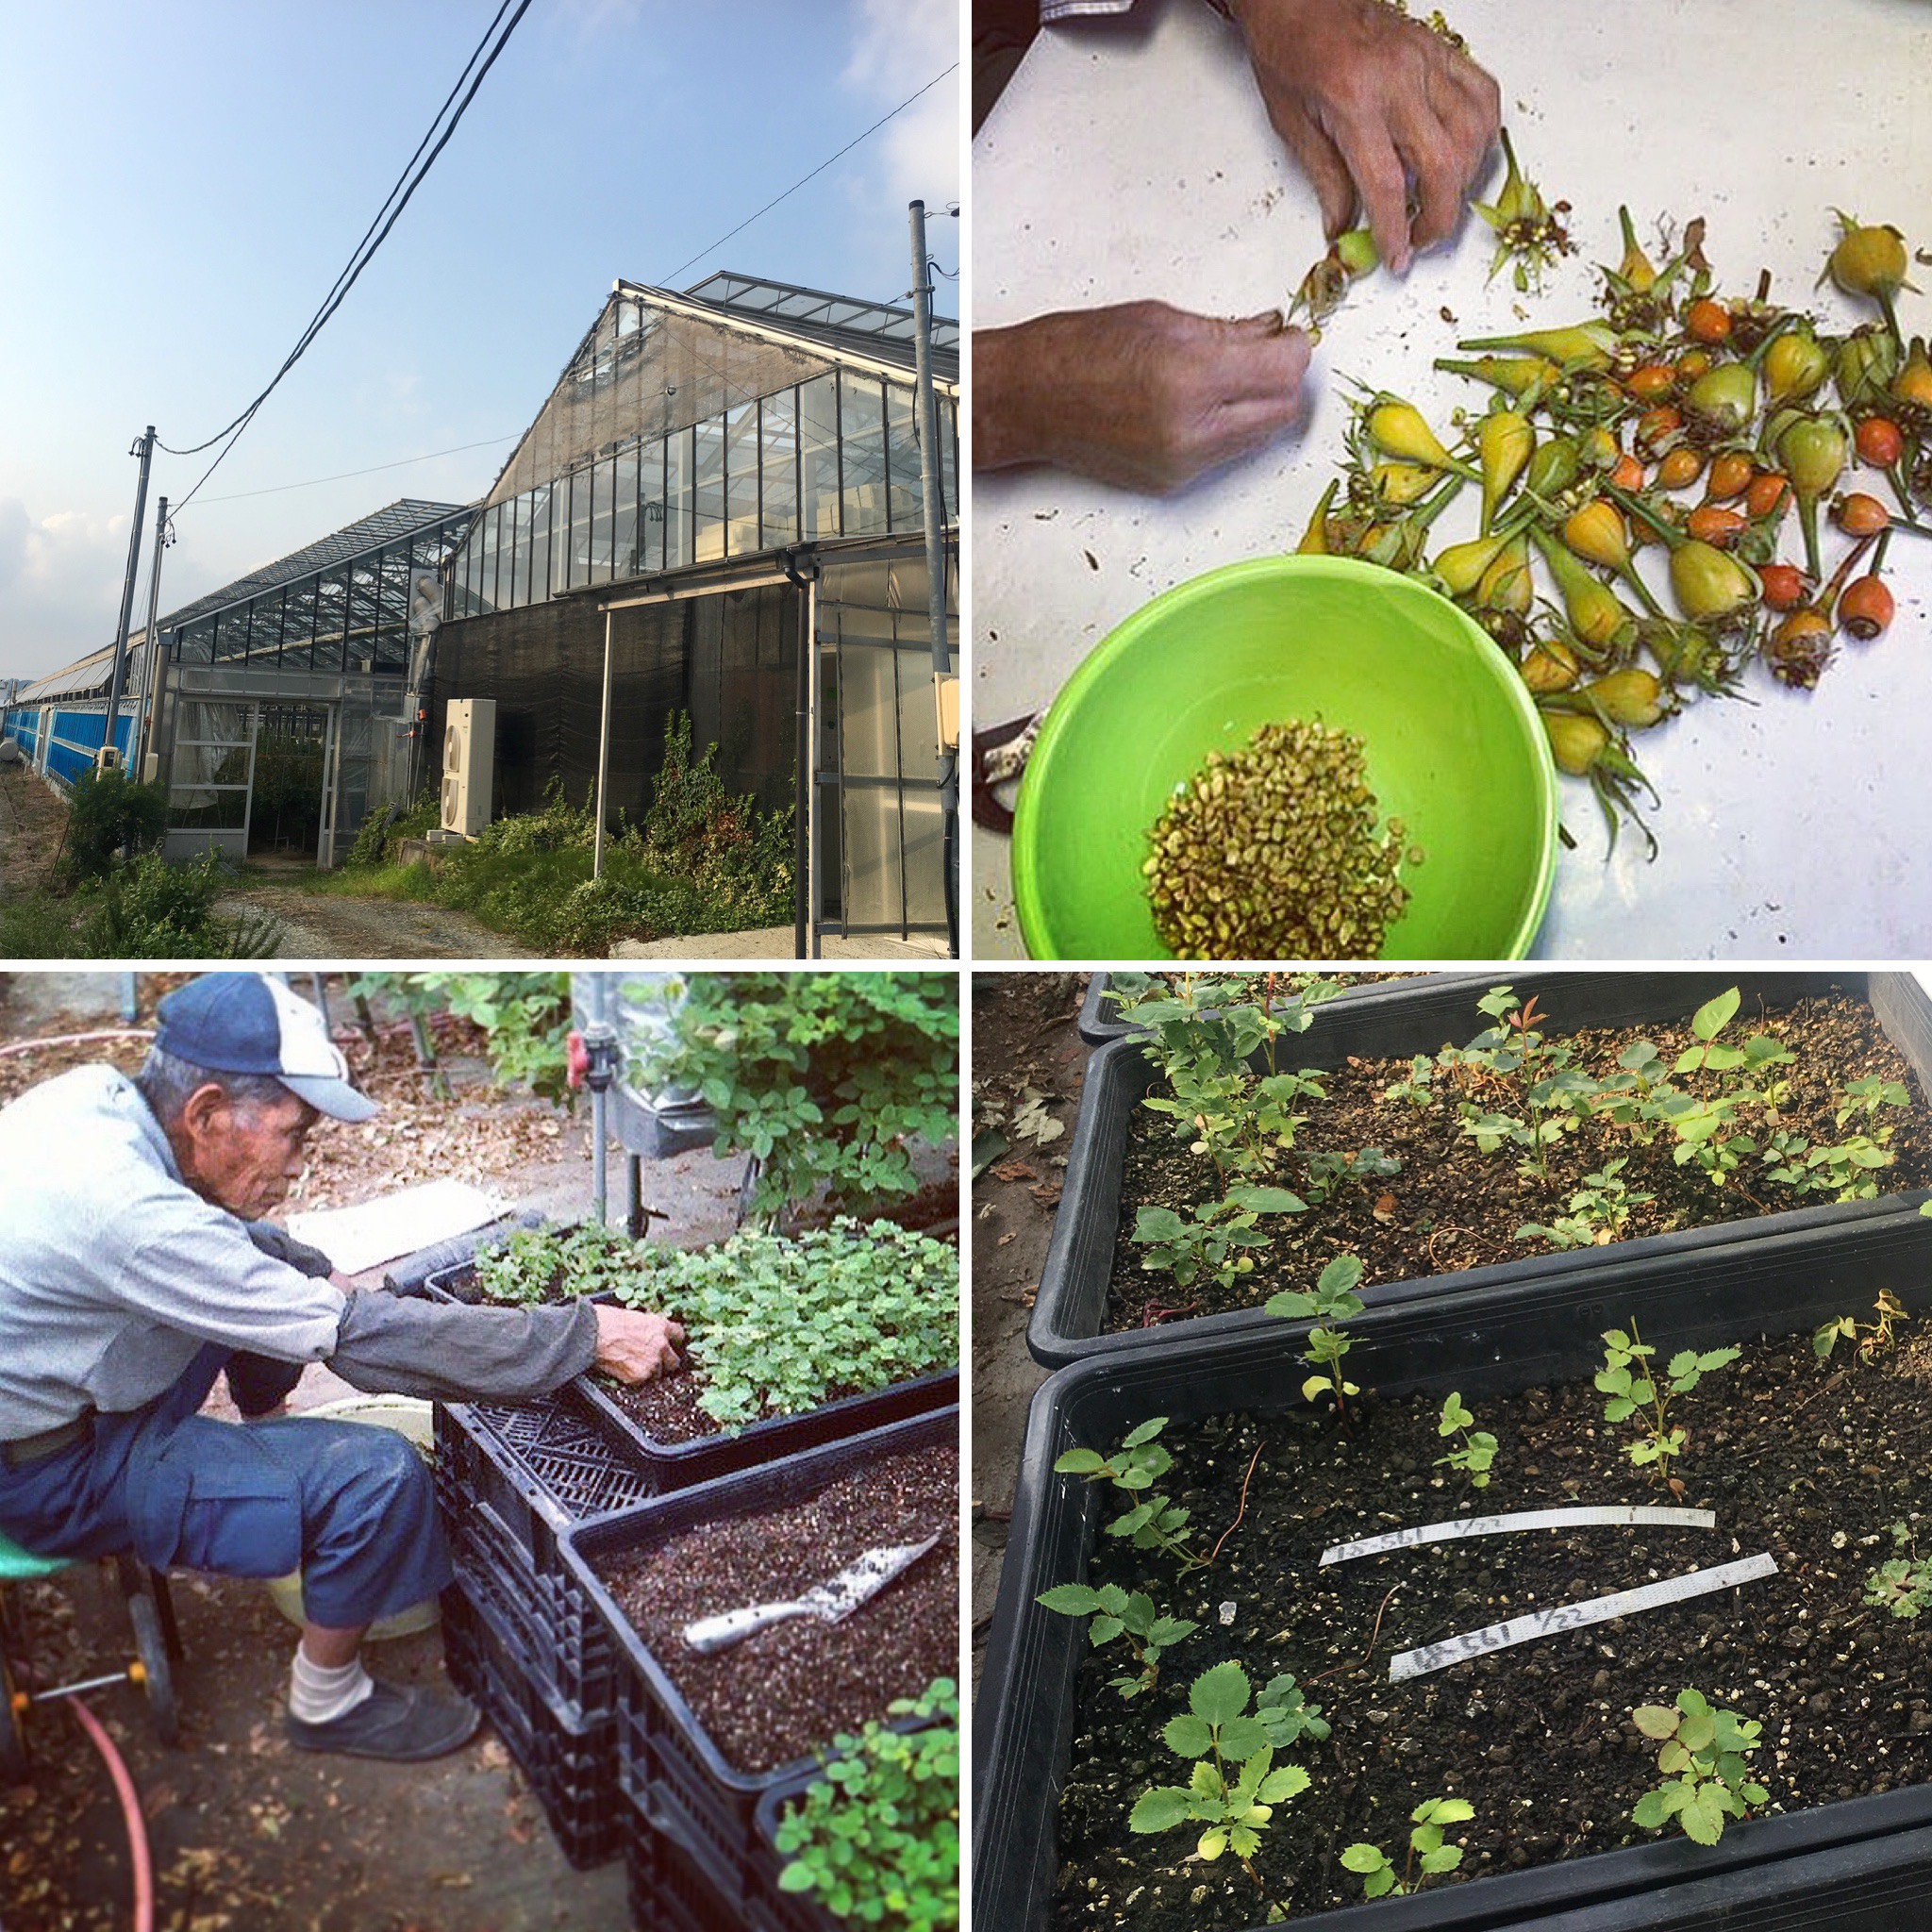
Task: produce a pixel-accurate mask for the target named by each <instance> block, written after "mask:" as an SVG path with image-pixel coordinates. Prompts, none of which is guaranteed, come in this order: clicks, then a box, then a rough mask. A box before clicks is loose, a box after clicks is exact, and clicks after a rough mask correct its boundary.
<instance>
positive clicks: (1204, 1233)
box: [1134, 1187, 1308, 1288]
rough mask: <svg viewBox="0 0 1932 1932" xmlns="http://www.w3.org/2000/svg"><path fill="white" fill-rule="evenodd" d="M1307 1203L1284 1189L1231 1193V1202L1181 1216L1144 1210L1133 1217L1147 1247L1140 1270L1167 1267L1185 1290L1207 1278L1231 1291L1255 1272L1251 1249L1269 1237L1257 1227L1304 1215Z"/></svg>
mask: <svg viewBox="0 0 1932 1932" xmlns="http://www.w3.org/2000/svg"><path fill="white" fill-rule="evenodd" d="M1307 1205H1308V1204H1307V1202H1306V1201H1304V1200H1303V1199H1302V1198H1301V1196H1300V1195H1299V1194H1291V1193H1290V1192H1289V1191H1288V1190H1287V1189H1286V1188H1259V1187H1237V1188H1230V1189H1229V1190H1228V1191H1227V1198H1226V1199H1225V1200H1223V1201H1210V1202H1206V1203H1203V1204H1201V1205H1199V1206H1196V1207H1194V1208H1190V1209H1189V1210H1188V1213H1187V1214H1186V1215H1185V1216H1183V1215H1179V1214H1176V1213H1175V1212H1174V1209H1173V1208H1145V1207H1143V1208H1141V1209H1139V1210H1138V1212H1137V1213H1136V1214H1135V1216H1134V1241H1136V1243H1137V1244H1139V1245H1140V1246H1142V1247H1144V1248H1146V1250H1147V1253H1146V1255H1145V1256H1144V1257H1142V1259H1141V1267H1142V1268H1148V1269H1152V1268H1165V1269H1166V1270H1167V1271H1168V1273H1169V1274H1172V1275H1173V1276H1174V1280H1175V1282H1176V1283H1177V1284H1178V1285H1179V1286H1180V1287H1182V1288H1191V1286H1192V1285H1193V1284H1194V1283H1195V1282H1196V1281H1198V1280H1200V1279H1201V1277H1202V1276H1203V1275H1204V1274H1205V1275H1208V1276H1209V1277H1211V1278H1212V1279H1213V1280H1215V1281H1217V1282H1219V1283H1220V1285H1221V1286H1222V1287H1223V1288H1232V1287H1233V1286H1234V1284H1235V1281H1236V1279H1237V1278H1238V1277H1239V1276H1241V1275H1243V1274H1249V1273H1251V1272H1252V1271H1253V1269H1254V1265H1255V1264H1254V1262H1253V1260H1252V1259H1251V1258H1250V1257H1249V1256H1248V1254H1247V1250H1248V1249H1250V1248H1265V1247H1266V1246H1267V1245H1268V1237H1267V1236H1266V1235H1265V1234H1258V1233H1257V1232H1256V1229H1255V1223H1256V1222H1257V1220H1258V1219H1259V1218H1260V1217H1261V1216H1262V1215H1264V1214H1300V1213H1303V1212H1304V1211H1306V1209H1307Z"/></svg>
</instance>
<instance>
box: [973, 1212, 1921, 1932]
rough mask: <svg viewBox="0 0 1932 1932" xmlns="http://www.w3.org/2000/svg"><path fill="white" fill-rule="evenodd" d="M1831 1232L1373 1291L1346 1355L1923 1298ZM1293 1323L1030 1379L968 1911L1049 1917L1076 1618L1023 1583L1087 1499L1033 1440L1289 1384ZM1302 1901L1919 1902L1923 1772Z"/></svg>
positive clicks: (1728, 1330) (1181, 1413)
mask: <svg viewBox="0 0 1932 1932" xmlns="http://www.w3.org/2000/svg"><path fill="white" fill-rule="evenodd" d="M1910 1219H1911V1220H1913V1221H1914V1222H1916V1223H1917V1224H1918V1226H1919V1227H1920V1228H1925V1227H1927V1226H1932V1223H1927V1222H1926V1221H1924V1220H1923V1219H1921V1217H1919V1216H1918V1215H1917V1214H1916V1212H1913V1213H1911V1214H1910ZM1894 1232H1895V1233H1896V1232H1897V1231H1896V1230H1895V1231H1894ZM1840 1245H1843V1244H1842V1243H1841V1244H1840ZM1835 1252H1836V1251H1835V1250H1830V1249H1827V1250H1826V1251H1825V1258H1824V1264H1823V1265H1821V1266H1819V1267H1818V1268H1817V1269H1816V1270H1814V1271H1812V1272H1810V1273H1807V1274H1801V1273H1799V1272H1797V1271H1792V1270H1790V1269H1787V1268H1785V1267H1783V1266H1781V1265H1780V1264H1779V1263H1778V1261H1777V1260H1776V1258H1775V1257H1770V1258H1768V1259H1762V1260H1758V1261H1756V1262H1754V1260H1753V1257H1751V1256H1750V1255H1748V1254H1742V1253H1740V1252H1738V1251H1736V1250H1733V1251H1729V1252H1725V1251H1712V1252H1705V1253H1700V1254H1691V1255H1687V1256H1684V1257H1680V1258H1679V1259H1678V1260H1677V1261H1676V1263H1675V1264H1674V1266H1673V1267H1671V1268H1668V1269H1666V1268H1660V1267H1647V1266H1643V1265H1641V1264H1636V1265H1633V1264H1631V1263H1628V1262H1625V1263H1622V1264H1620V1263H1617V1262H1614V1261H1609V1262H1605V1261H1599V1262H1597V1263H1596V1264H1595V1265H1594V1266H1593V1267H1592V1268H1588V1269H1584V1270H1580V1271H1572V1272H1570V1273H1568V1274H1564V1275H1561V1276H1559V1277H1557V1278H1555V1279H1551V1280H1542V1281H1536V1282H1528V1283H1523V1282H1518V1283H1515V1284H1512V1285H1507V1286H1501V1287H1498V1286H1494V1285H1491V1286H1490V1287H1487V1288H1484V1289H1479V1290H1472V1291H1465V1292H1460V1293H1452V1294H1446V1295H1442V1296H1439V1297H1437V1298H1435V1299H1434V1300H1431V1301H1411V1302H1408V1303H1407V1304H1401V1305H1396V1306H1393V1307H1379V1308H1374V1309H1371V1310H1369V1311H1367V1312H1365V1313H1363V1314H1362V1315H1359V1316H1357V1318H1356V1319H1355V1320H1353V1321H1352V1322H1350V1324H1349V1332H1350V1335H1351V1336H1352V1337H1353V1338H1354V1342H1355V1346H1354V1349H1353V1350H1352V1352H1351V1353H1350V1356H1349V1358H1348V1362H1349V1373H1350V1374H1351V1375H1355V1376H1358V1377H1359V1379H1360V1381H1361V1383H1362V1385H1363V1386H1364V1387H1365V1388H1373V1389H1374V1390H1376V1391H1378V1392H1379V1393H1381V1394H1383V1395H1385V1396H1395V1395H1407V1394H1416V1393H1426V1394H1429V1395H1432V1396H1434V1395H1441V1393H1443V1392H1445V1391H1448V1390H1450V1389H1457V1390H1460V1391H1462V1392H1463V1393H1464V1395H1465V1396H1466V1397H1467V1398H1469V1399H1471V1400H1474V1399H1476V1398H1478V1397H1482V1396H1488V1395H1498V1394H1509V1393H1515V1392H1518V1391H1523V1390H1525V1389H1531V1388H1535V1387H1539V1386H1541V1385H1543V1384H1545V1383H1549V1382H1552V1381H1557V1380H1562V1379H1565V1378H1570V1377H1587V1376H1588V1375H1590V1374H1591V1373H1592V1372H1593V1370H1594V1369H1595V1368H1596V1367H1597V1366H1598V1365H1599V1364H1600V1361H1601V1356H1602V1331H1603V1330H1604V1329H1605V1328H1606V1327H1607V1326H1609V1325H1611V1324H1615V1323H1618V1322H1621V1321H1623V1320H1624V1319H1625V1318H1635V1319H1636V1320H1637V1321H1638V1323H1639V1324H1640V1326H1641V1330H1642V1332H1643V1334H1644V1336H1645V1338H1646V1339H1647V1340H1648V1341H1651V1342H1652V1343H1653V1344H1654V1345H1656V1346H1657V1348H1658V1349H1659V1350H1660V1351H1663V1350H1667V1349H1671V1348H1674V1347H1688V1346H1704V1347H1707V1346H1711V1345H1714V1344H1718V1343H1722V1342H1734V1341H1743V1340H1745V1339H1746V1338H1748V1337H1752V1336H1757V1335H1767V1336H1781V1335H1793V1334H1800V1333H1805V1332H1808V1331H1809V1330H1811V1329H1812V1328H1814V1327H1815V1326H1816V1325H1817V1324H1818V1323H1820V1322H1821V1321H1823V1320H1825V1319H1827V1318H1829V1317H1830V1316H1832V1315H1835V1314H1840V1313H1842V1312H1843V1311H1844V1310H1845V1309H1846V1308H1847V1307H1869V1306H1870V1305H1871V1302H1872V1300H1873V1298H1874V1294H1875V1293H1876V1292H1877V1291H1879V1290H1880V1289H1885V1288H1889V1289H1890V1290H1891V1291H1892V1292H1894V1293H1895V1294H1897V1295H1898V1296H1899V1298H1900V1299H1901V1300H1902V1301H1903V1302H1904V1303H1905V1304H1906V1305H1907V1307H1909V1308H1911V1309H1912V1310H1913V1311H1914V1312H1915V1313H1921V1314H1923V1313H1924V1310H1925V1309H1926V1308H1927V1307H1932V1271H1928V1270H1927V1268H1926V1267H1925V1265H1924V1261H1925V1251H1924V1246H1923V1242H1922V1241H1920V1240H1918V1239H1912V1240H1906V1239H1902V1238H1901V1239H1894V1240H1892V1241H1890V1243H1887V1244H1875V1243H1873V1242H1869V1241H1868V1242H1862V1243H1859V1244H1857V1254H1856V1255H1855V1256H1853V1257H1850V1258H1849V1259H1846V1258H1844V1257H1840V1258H1839V1259H1838V1260H1837V1261H1836V1263H1833V1262H1832V1261H1831V1258H1830V1257H1831V1256H1832V1255H1833V1254H1834V1253H1835ZM1309 1326H1310V1324H1307V1323H1306V1322H1295V1323H1290V1322H1276V1323H1274V1324H1271V1325H1270V1327H1269V1328H1268V1329H1267V1330H1265V1331H1259V1332H1257V1331H1253V1330H1250V1331H1248V1332H1245V1333H1235V1334H1229V1333H1227V1332H1223V1333H1220V1334H1217V1335H1207V1334H1196V1335H1193V1336H1191V1337H1186V1338H1180V1339H1176V1340H1174V1341H1172V1342H1171V1343H1170V1345H1169V1346H1167V1347H1165V1348H1159V1349H1153V1348H1141V1349H1140V1350H1138V1351H1135V1352H1132V1353H1110V1354H1108V1355H1104V1356H1098V1357H1093V1358H1091V1359H1090V1360H1087V1361H1084V1362H1081V1363H1078V1364H1076V1365H1074V1367H1071V1368H1067V1369H1063V1370H1061V1371H1060V1372H1059V1373H1058V1374H1055V1375H1054V1376H1052V1377H1051V1378H1050V1379H1049V1380H1048V1381H1047V1382H1046V1383H1045V1384H1043V1385H1042V1387H1041V1389H1040V1390H1039V1391H1038V1392H1037V1393H1036V1394H1035V1396H1034V1399H1033V1406H1032V1408H1031V1410H1030V1412H1029V1415H1028V1418H1027V1429H1026V1439H1025V1444H1024V1450H1023V1454H1022V1463H1021V1472H1020V1480H1019V1484H1018V1487H1017V1489H1016V1491H1015V1494H1014V1500H1013V1515H1012V1522H1011V1527H1010V1532H1009V1536H1008V1547H1007V1557H1006V1564H1005V1569H1004V1571H1003V1573H1002V1575H1001V1578H1000V1593H999V1601H998V1605H997V1607H996V1608H995V1611H994V1615H993V1623H992V1628H991V1634H990V1637H989V1640H988V1645H987V1653H986V1663H985V1669H984V1673H983V1675H982V1677H981V1682H980V1691H979V1697H978V1703H977V1707H976V1709H975V1713H974V1727H973V1734H974V1812H973V1816H974V1850H973V1884H974V1923H975V1924H981V1925H997V1926H999V1927H1000V1928H1001V1932H1044V1928H1045V1927H1046V1926H1047V1924H1049V1921H1050V1916H1051V1900H1052V1894H1053V1885H1054V1877H1055V1874H1056V1871H1057V1868H1058V1845H1057V1839H1056V1830H1055V1819H1056V1809H1057V1800H1058V1791H1059V1789H1060V1786H1061V1782H1062V1780H1063V1778H1064V1775H1065V1773H1066V1770H1067V1767H1068V1764H1069V1762H1070V1761H1071V1755H1072V1724H1073V1709H1074V1706H1073V1696H1074V1679H1075V1675H1076V1673H1077V1670H1078V1666H1079V1661H1080V1656H1081V1651H1082V1647H1083V1645H1084V1643H1085V1641H1086V1640H1085V1636H1084V1632H1083V1631H1082V1629H1081V1626H1080V1624H1079V1623H1078V1621H1077V1620H1076V1619H1074V1618H1071V1617H1063V1616H1057V1615H1055V1614H1054V1613H1053V1612H1051V1611H1049V1610H1046V1609H1044V1608H1042V1607H1041V1606H1040V1605H1039V1604H1038V1603H1037V1602H1036V1599H1037V1598H1038V1597H1039V1595H1040V1594H1041V1592H1042V1591H1047V1590H1050V1589H1052V1588H1053V1587H1054V1586H1055V1585H1057V1584H1060V1583H1066V1582H1073V1581H1077V1580H1080V1579H1081V1578H1082V1577H1084V1575H1085V1574H1086V1571H1087V1552H1088V1550H1089V1548H1090V1547H1091V1542H1092V1539H1093V1537H1094V1535H1095V1533H1096V1531H1097V1528H1098V1524H1099V1522H1100V1518H1101V1515H1102V1512H1103V1510H1104V1509H1105V1507H1107V1506H1106V1505H1105V1504H1104V1503H1103V1501H1102V1499H1101V1498H1100V1496H1099V1495H1098V1493H1097V1492H1096V1491H1094V1489H1093V1488H1092V1486H1091V1485H1090V1484H1088V1483H1086V1482H1084V1481H1082V1480H1081V1478H1079V1477H1078V1476H1076V1475H1061V1474H1056V1473H1055V1472H1054V1468H1053V1464H1054V1462H1055V1461H1056V1460H1057V1459H1058V1457H1059V1456H1060V1455H1062V1454H1063V1453H1064V1452H1065V1451H1066V1450H1068V1449H1070V1448H1073V1447H1075V1446H1082V1445H1084V1446H1103V1445H1105V1446H1109V1447H1110V1446H1111V1445H1112V1444H1113V1443H1115V1442H1117V1441H1119V1440H1120V1438H1121V1436H1122V1435H1123V1434H1124V1432H1125V1431H1126V1430H1128V1429H1130V1428H1132V1427H1133V1426H1134V1425H1135V1424H1139V1423H1141V1422H1142V1421H1144V1420H1146V1419H1147V1418H1149V1417H1151V1416H1156V1415H1162V1416H1169V1417H1172V1418H1174V1419H1176V1420H1187V1419H1191V1418H1193V1417H1197V1416H1202V1415H1208V1414H1216V1413H1222V1412H1226V1411H1230V1410H1236V1411H1240V1410H1251V1411H1259V1412H1267V1411H1280V1410H1283V1409H1290V1408H1294V1407H1299V1396H1298V1392H1297V1391H1298V1390H1299V1386H1300V1382H1301V1377H1302V1373H1303V1364H1302V1362H1301V1360H1300V1354H1299V1352H1300V1350H1301V1349H1302V1348H1303V1347H1304V1346H1305V1345H1306V1338H1307V1331H1308V1328H1309ZM1886 1913H1890V1915H1891V1916H1890V1917H1889V1918H1888V1917H1886V1916H1884V1915H1885V1914H1886ZM1319 1917H1320V1923H1321V1924H1323V1925H1324V1926H1328V1925H1332V1926H1334V1928H1335V1932H1354V1928H1356V1927H1357V1926H1359V1927H1361V1928H1362V1932H1372V1928H1373V1932H1409V1928H1418V1927H1424V1926H1428V1927H1433V1928H1441V1932H1451V1928H1453V1932H1491V1928H1497V1927H1503V1926H1510V1927H1517V1926H1521V1927H1524V1928H1525V1932H1527V1928H1530V1927H1535V1928H1539V1932H1556V1928H1557V1927H1558V1926H1561V1927H1562V1928H1563V1932H1624V1928H1626V1927H1629V1928H1634V1927H1638V1926H1644V1927H1659V1928H1662V1927H1668V1928H1672V1932H1693V1928H1694V1932H1703V1928H1705V1927H1715V1926H1719V1925H1723V1926H1724V1927H1727V1928H1729V1927H1739V1928H1741V1927H1754V1928H1756V1927H1763V1928H1766V1932H1770V1928H1772V1927H1780V1928H1784V1927H1790V1928H1797V1927H1815V1928H1819V1932H1824V1928H1825V1927H1853V1928H1863V1927H1867V1926H1871V1927H1873V1928H1876V1927H1877V1926H1879V1925H1881V1924H1885V1925H1899V1926H1904V1925H1925V1924H1932V1786H1917V1787H1912V1788H1908V1789H1905V1790H1892V1791H1886V1792H1882V1793H1878V1794H1875V1795H1873V1796H1869V1797H1864V1798H1857V1799H1853V1800H1848V1801H1842V1802H1839V1803H1835V1804H1828V1805H1821V1806H1816V1807H1810V1808H1808V1809H1806V1810H1803V1811H1798V1812H1793V1813H1790V1814H1789V1815H1780V1816H1771V1817H1766V1818H1758V1819H1751V1820H1747V1821H1746V1822H1744V1823H1742V1824H1733V1825H1732V1826H1731V1827H1730V1828H1729V1829H1727V1830H1726V1831H1725V1833H1724V1838H1723V1840H1722V1841H1721V1843H1719V1844H1718V1845H1716V1846H1714V1847H1711V1848H1708V1849H1706V1848H1704V1847H1701V1846H1698V1845H1694V1844H1692V1843H1691V1841H1690V1840H1688V1839H1675V1840H1664V1841H1661V1842H1658V1843H1655V1844H1642V1845H1633V1846H1629V1847H1626V1848H1624V1849H1622V1850H1618V1851H1612V1852H1603V1853H1597V1854H1594V1855H1591V1856H1588V1857H1577V1858H1570V1859H1565V1860H1562V1861H1559V1862H1558V1863H1556V1864H1553V1865H1546V1866H1541V1867H1538V1868H1535V1869H1532V1870H1528V1871H1524V1872H1511V1873H1504V1874H1498V1875H1496V1876H1493V1877H1489V1878H1484V1879H1481V1880H1479V1881H1476V1882H1474V1883H1469V1884H1461V1885H1455V1886H1449V1887H1446V1888H1444V1889H1443V1890H1440V1891H1430V1892H1427V1893H1424V1894H1422V1895H1421V1896H1418V1897H1409V1898H1400V1899H1383V1900H1377V1901H1376V1902H1374V1904H1373V1905H1364V1906H1355V1907H1345V1908H1343V1909H1341V1910H1337V1911H1332V1912H1324V1913H1322V1914H1320V1915H1319Z"/></svg>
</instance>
